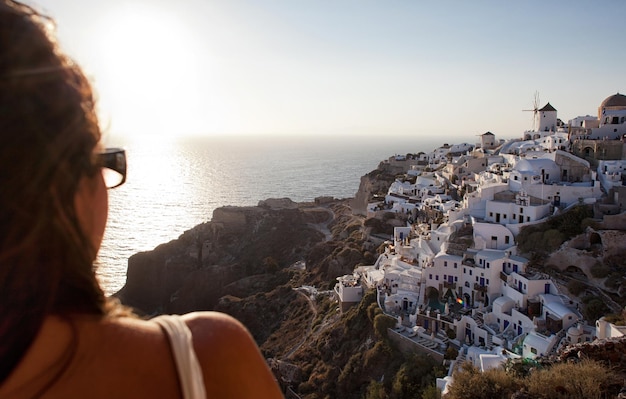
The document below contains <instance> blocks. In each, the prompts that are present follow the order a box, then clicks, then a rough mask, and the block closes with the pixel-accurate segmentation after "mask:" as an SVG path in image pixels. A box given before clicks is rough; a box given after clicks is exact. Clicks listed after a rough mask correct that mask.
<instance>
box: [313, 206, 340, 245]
mask: <svg viewBox="0 0 626 399" xmlns="http://www.w3.org/2000/svg"><path fill="white" fill-rule="evenodd" d="M324 210H326V212H328V219H326V221H324V222H322V223H309V226H311V227H312V228H314V229H316V230H318V231H319V232H321V233H323V234H324V236H325V237H326V241H330V240H331V239H332V238H333V234H332V233H331V232H330V229H329V228H328V224H329V223H330V222H332V221H333V220H335V212H333V210H332V209H329V208H326V207H324Z"/></svg>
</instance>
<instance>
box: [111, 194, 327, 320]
mask: <svg viewBox="0 0 626 399" xmlns="http://www.w3.org/2000/svg"><path fill="white" fill-rule="evenodd" d="M331 215H332V212H331V211H329V209H328V208H323V207H319V206H316V205H314V204H296V203H294V202H291V201H290V200H266V201H261V202H260V204H259V206H255V207H254V206H252V207H232V206H227V207H222V208H218V209H216V210H215V211H214V213H213V219H212V221H211V222H208V223H204V224H200V225H198V226H196V227H194V228H192V229H191V230H188V231H186V232H185V233H184V234H183V235H181V236H180V237H179V238H178V239H176V240H173V241H171V242H169V243H167V244H162V245H160V246H158V247H157V248H155V249H154V250H153V251H148V252H142V253H138V254H135V255H133V256H132V257H131V258H130V259H129V261H128V272H127V280H126V284H125V286H124V287H123V288H122V289H121V290H120V292H118V293H117V294H116V295H117V296H118V297H119V298H120V299H121V301H122V302H123V303H125V304H127V305H129V306H132V307H134V308H136V309H138V310H139V311H140V312H143V313H146V314H155V313H182V312H188V311H193V310H202V309H213V308H214V307H215V305H216V304H217V302H218V300H219V298H220V297H222V296H224V295H227V294H230V292H229V290H230V289H233V290H234V291H236V292H237V293H238V294H241V295H252V294H254V293H255V292H266V291H271V290H272V289H273V288H275V287H277V286H279V285H281V284H284V283H285V282H286V281H285V278H286V276H284V275H282V274H278V273H276V272H277V271H278V270H280V269H283V268H285V267H287V266H289V265H291V264H293V263H295V262H297V261H301V260H304V259H305V258H306V256H307V255H308V253H309V252H310V250H311V248H313V247H315V246H316V245H317V244H320V243H322V242H324V241H325V240H326V239H327V237H326V235H325V234H324V232H322V231H320V225H321V226H326V224H327V223H329V222H330V221H331V220H332V217H331ZM324 222H326V223H324ZM237 282H239V284H237Z"/></svg>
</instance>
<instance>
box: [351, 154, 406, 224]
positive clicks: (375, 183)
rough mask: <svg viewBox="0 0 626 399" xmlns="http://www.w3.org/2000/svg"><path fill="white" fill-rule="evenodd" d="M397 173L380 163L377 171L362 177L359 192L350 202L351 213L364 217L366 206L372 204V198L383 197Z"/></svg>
mask: <svg viewBox="0 0 626 399" xmlns="http://www.w3.org/2000/svg"><path fill="white" fill-rule="evenodd" d="M397 173H398V170H396V169H395V168H393V167H391V166H390V165H389V164H386V163H384V162H381V163H380V165H378V168H377V169H375V170H373V171H372V172H370V173H368V174H366V175H365V176H362V177H361V182H360V183H359V190H358V191H357V193H356V195H355V196H354V199H353V200H352V210H353V212H354V213H355V214H358V215H365V214H366V213H367V204H368V203H370V202H372V199H373V198H374V197H379V198H384V197H385V195H386V194H387V191H388V190H389V186H390V185H391V183H393V182H394V181H395V179H396V174H397Z"/></svg>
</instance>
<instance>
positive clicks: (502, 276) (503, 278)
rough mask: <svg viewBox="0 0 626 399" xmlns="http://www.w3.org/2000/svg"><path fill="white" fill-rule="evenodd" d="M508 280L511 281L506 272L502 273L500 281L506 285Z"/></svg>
mask: <svg viewBox="0 0 626 399" xmlns="http://www.w3.org/2000/svg"><path fill="white" fill-rule="evenodd" d="M508 279H509V276H508V275H507V274H506V273H505V272H500V280H502V281H504V282H505V283H506V282H507V281H508Z"/></svg>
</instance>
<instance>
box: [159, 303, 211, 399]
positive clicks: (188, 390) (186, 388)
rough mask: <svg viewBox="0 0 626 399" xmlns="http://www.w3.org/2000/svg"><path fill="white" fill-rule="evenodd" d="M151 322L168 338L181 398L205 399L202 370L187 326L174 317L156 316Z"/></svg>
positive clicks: (177, 317)
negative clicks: (180, 389) (176, 371)
mask: <svg viewBox="0 0 626 399" xmlns="http://www.w3.org/2000/svg"><path fill="white" fill-rule="evenodd" d="M152 321H154V322H155V323H157V324H158V325H159V326H160V327H161V328H162V329H163V331H165V333H166V334H167V336H168V338H169V341H170V346H171V348H172V354H173V355H174V359H175V361H176V369H177V370H178V379H179V380H180V385H181V388H182V394H183V398H184V399H206V391H205V388H204V378H203V375H202V369H201V368H200V363H199V362H198V358H197V357H196V352H195V351H194V349H193V342H192V335H191V330H189V327H187V324H185V322H184V321H183V320H182V319H181V318H180V317H179V316H176V315H164V316H158V317H155V318H153V319H152Z"/></svg>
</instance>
